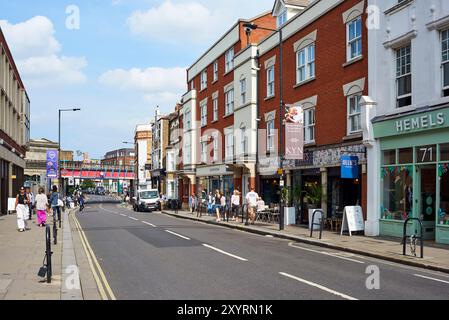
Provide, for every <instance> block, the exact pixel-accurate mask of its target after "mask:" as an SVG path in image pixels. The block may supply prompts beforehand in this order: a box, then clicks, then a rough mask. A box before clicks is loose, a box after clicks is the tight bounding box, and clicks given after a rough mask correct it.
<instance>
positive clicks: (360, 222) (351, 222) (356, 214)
mask: <svg viewBox="0 0 449 320" xmlns="http://www.w3.org/2000/svg"><path fill="white" fill-rule="evenodd" d="M345 231H348V232H349V236H352V232H357V231H365V221H364V219H363V209H362V207H360V206H353V207H345V210H344V211H343V223H342V224H341V233H340V234H341V235H343V232H345Z"/></svg>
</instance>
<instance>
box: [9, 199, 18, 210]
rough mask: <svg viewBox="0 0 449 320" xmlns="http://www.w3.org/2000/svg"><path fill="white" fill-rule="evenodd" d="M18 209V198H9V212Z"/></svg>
mask: <svg viewBox="0 0 449 320" xmlns="http://www.w3.org/2000/svg"><path fill="white" fill-rule="evenodd" d="M13 211H16V198H8V213H9V212H13Z"/></svg>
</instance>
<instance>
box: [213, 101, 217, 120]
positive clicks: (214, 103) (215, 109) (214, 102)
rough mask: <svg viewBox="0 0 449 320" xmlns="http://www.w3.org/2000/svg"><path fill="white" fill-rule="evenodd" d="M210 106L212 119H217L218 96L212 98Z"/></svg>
mask: <svg viewBox="0 0 449 320" xmlns="http://www.w3.org/2000/svg"><path fill="white" fill-rule="evenodd" d="M212 106H213V111H214V117H213V121H218V97H215V98H214V99H213V100H212Z"/></svg>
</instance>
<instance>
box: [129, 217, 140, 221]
mask: <svg viewBox="0 0 449 320" xmlns="http://www.w3.org/2000/svg"><path fill="white" fill-rule="evenodd" d="M128 218H130V219H131V220H134V221H139V219H136V218H134V217H128Z"/></svg>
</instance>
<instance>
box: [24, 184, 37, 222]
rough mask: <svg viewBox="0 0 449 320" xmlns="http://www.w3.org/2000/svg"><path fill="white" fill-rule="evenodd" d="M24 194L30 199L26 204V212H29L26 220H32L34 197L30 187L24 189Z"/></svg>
mask: <svg viewBox="0 0 449 320" xmlns="http://www.w3.org/2000/svg"><path fill="white" fill-rule="evenodd" d="M26 194H27V195H28V198H29V199H30V203H29V204H28V210H29V217H28V220H30V221H31V220H33V210H34V205H35V202H36V201H35V197H34V193H33V192H32V191H31V188H30V187H27V188H26Z"/></svg>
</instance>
